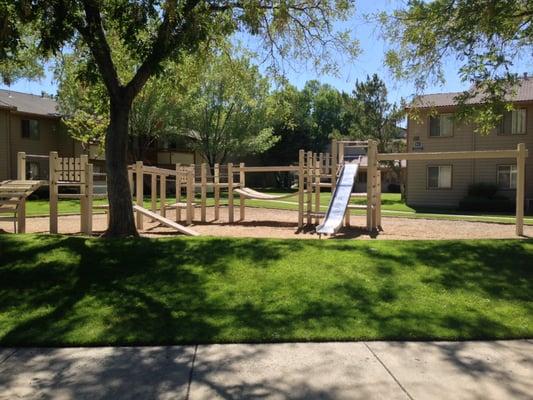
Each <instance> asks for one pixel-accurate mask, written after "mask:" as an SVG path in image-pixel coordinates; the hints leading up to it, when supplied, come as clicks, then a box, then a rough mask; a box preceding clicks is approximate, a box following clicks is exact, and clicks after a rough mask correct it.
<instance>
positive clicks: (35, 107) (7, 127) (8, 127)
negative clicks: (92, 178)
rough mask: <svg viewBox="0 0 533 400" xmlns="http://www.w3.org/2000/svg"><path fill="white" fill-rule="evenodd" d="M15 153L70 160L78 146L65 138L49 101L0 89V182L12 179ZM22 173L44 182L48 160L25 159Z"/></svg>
mask: <svg viewBox="0 0 533 400" xmlns="http://www.w3.org/2000/svg"><path fill="white" fill-rule="evenodd" d="M19 151H24V152H26V153H29V154H39V155H48V154H49V152H50V151H58V152H59V153H60V154H61V155H62V156H63V157H72V156H75V155H77V154H80V152H81V146H80V145H79V144H78V143H77V142H76V141H75V140H73V139H72V138H70V137H69V136H68V134H67V132H66V130H65V128H64V126H63V125H62V124H61V117H60V115H59V114H58V111H57V103H56V101H55V100H54V99H53V98H51V97H49V96H44V95H43V96H36V95H32V94H27V93H20V92H15V91H12V90H0V181H1V180H5V179H14V178H16V175H17V152H19ZM26 171H27V174H28V178H33V179H47V178H48V160H42V159H41V160H39V159H29V160H28V164H27V168H26Z"/></svg>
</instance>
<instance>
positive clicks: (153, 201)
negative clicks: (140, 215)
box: [150, 172, 157, 222]
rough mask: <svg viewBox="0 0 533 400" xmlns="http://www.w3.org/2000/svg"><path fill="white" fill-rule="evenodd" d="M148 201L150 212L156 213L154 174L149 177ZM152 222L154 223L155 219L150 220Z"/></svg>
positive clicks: (155, 176) (155, 179)
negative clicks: (149, 202) (149, 201)
mask: <svg viewBox="0 0 533 400" xmlns="http://www.w3.org/2000/svg"><path fill="white" fill-rule="evenodd" d="M150 200H151V210H152V212H153V213H157V174H155V173H154V172H152V173H151V175H150ZM152 222H155V219H153V218H152Z"/></svg>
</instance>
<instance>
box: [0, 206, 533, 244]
mask: <svg viewBox="0 0 533 400" xmlns="http://www.w3.org/2000/svg"><path fill="white" fill-rule="evenodd" d="M167 216H168V217H169V218H170V219H174V212H173V211H171V212H169V213H168V215H167ZM196 218H197V219H199V218H200V210H196ZM213 218H214V210H213V208H207V218H206V221H207V222H206V223H201V222H195V223H194V224H193V226H192V228H193V229H194V230H196V231H197V232H199V233H200V234H201V235H209V236H220V237H253V238H283V239H287V238H290V239H316V238H318V235H317V234H316V233H315V232H314V228H312V227H311V228H308V229H304V230H303V231H301V232H298V231H297V220H298V214H297V212H296V211H291V210H276V209H266V208H252V207H248V208H247V209H246V218H245V220H244V221H239V218H240V217H239V210H238V208H236V210H235V223H234V224H229V223H228V213H227V209H225V208H222V209H221V210H220V220H219V221H213ZM382 222H383V231H382V232H380V233H379V235H377V236H376V235H373V236H369V235H368V233H367V232H366V231H365V229H364V228H363V227H364V225H365V223H366V220H365V217H364V216H352V220H351V223H352V227H350V228H345V229H342V230H341V231H340V233H339V234H338V235H336V236H334V237H333V238H344V239H371V238H376V239H396V240H410V239H435V240H438V239H504V238H516V235H515V226H514V225H512V224H499V223H492V222H491V223H488V222H471V221H450V220H436V219H420V218H418V219H412V218H398V217H394V218H390V217H389V218H387V217H383V221H382ZM93 225H94V231H95V232H96V233H98V232H101V231H103V230H104V229H105V227H106V216H105V215H103V214H98V215H95V216H94V223H93ZM144 228H145V229H144V231H143V232H142V234H143V235H145V236H150V237H162V236H168V235H175V234H176V232H175V231H174V230H172V229H170V228H166V227H163V226H159V225H158V224H156V223H153V222H150V220H149V218H145V226H144ZM1 229H3V230H5V231H8V232H12V230H13V225H12V223H11V222H7V221H0V230H1ZM59 230H60V233H66V234H74V233H78V232H79V231H80V218H79V216H76V215H70V216H61V217H60V218H59ZM47 231H48V218H47V217H35V218H28V220H27V232H28V233H42V232H47ZM524 236H525V237H533V226H525V227H524ZM323 238H331V237H324V236H323Z"/></svg>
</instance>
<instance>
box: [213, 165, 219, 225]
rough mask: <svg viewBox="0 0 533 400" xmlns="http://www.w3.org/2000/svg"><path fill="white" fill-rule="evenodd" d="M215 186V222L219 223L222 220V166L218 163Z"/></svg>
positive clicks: (214, 173)
mask: <svg viewBox="0 0 533 400" xmlns="http://www.w3.org/2000/svg"><path fill="white" fill-rule="evenodd" d="M213 185H214V188H213V191H214V196H215V221H218V219H219V218H220V165H219V164H218V163H216V164H215V166H214V171H213Z"/></svg>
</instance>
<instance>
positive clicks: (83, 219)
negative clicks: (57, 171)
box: [69, 154, 89, 234]
mask: <svg viewBox="0 0 533 400" xmlns="http://www.w3.org/2000/svg"><path fill="white" fill-rule="evenodd" d="M75 164H76V163H74V162H73V163H70V164H69V165H75ZM87 164H89V157H88V156H87V155H86V154H82V155H81V156H80V158H79V171H77V172H75V174H74V175H73V176H72V179H73V180H75V179H76V178H78V176H76V175H77V174H79V180H80V231H81V232H82V233H84V234H87V228H88V227H87V220H88V215H89V212H88V200H87V196H88V193H87Z"/></svg>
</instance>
